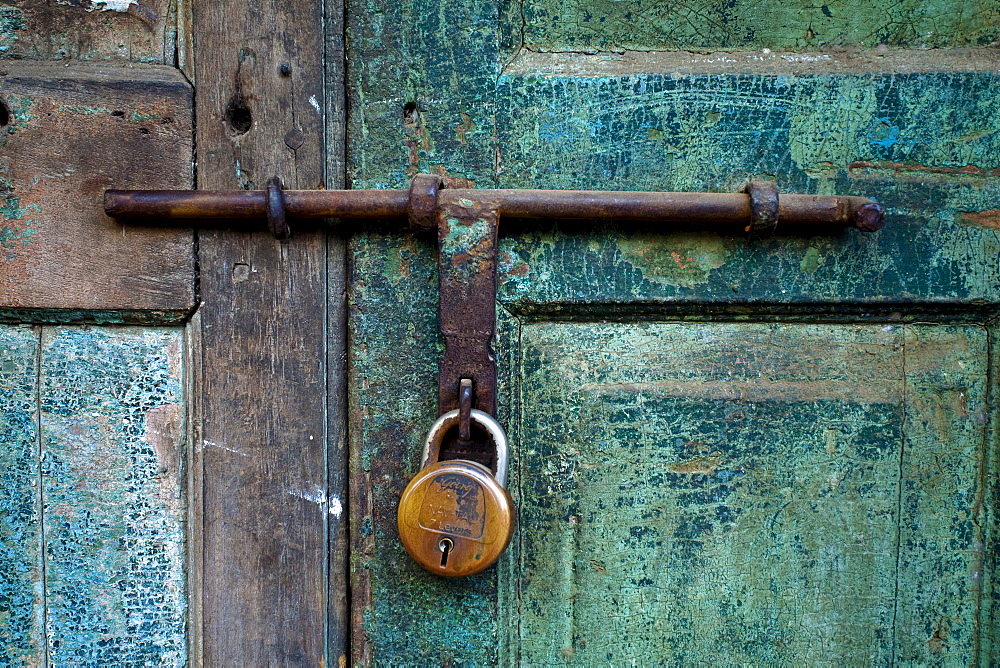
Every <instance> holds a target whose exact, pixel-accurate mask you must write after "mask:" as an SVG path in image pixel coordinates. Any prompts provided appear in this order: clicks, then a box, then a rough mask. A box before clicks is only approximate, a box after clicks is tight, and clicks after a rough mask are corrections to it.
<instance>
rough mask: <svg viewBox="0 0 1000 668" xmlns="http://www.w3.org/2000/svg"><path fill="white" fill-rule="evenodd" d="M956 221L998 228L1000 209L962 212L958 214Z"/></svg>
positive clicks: (993, 228) (999, 225) (992, 228)
mask: <svg viewBox="0 0 1000 668" xmlns="http://www.w3.org/2000/svg"><path fill="white" fill-rule="evenodd" d="M958 222H960V223H963V224H965V225H975V226H976V227H986V228H989V229H991V230H1000V209H989V210H987V211H978V212H963V213H960V214H958Z"/></svg>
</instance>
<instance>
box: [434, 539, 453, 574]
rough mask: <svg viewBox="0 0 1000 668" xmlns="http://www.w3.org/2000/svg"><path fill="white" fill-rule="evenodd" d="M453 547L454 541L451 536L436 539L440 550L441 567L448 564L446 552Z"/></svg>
mask: <svg viewBox="0 0 1000 668" xmlns="http://www.w3.org/2000/svg"><path fill="white" fill-rule="evenodd" d="M454 547H455V543H453V542H452V540H451V538H442V539H441V540H439V541H438V549H439V550H441V568H444V567H445V566H447V565H448V554H449V553H450V552H451V550H452V548H454Z"/></svg>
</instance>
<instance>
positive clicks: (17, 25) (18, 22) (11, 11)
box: [0, 7, 26, 56]
mask: <svg viewBox="0 0 1000 668" xmlns="http://www.w3.org/2000/svg"><path fill="white" fill-rule="evenodd" d="M25 27H26V26H25V23H24V12H22V11H21V10H20V9H18V8H17V7H0V56H2V55H3V54H5V53H7V52H8V51H10V50H11V49H12V48H13V47H14V44H15V43H16V42H17V39H18V37H19V35H18V33H19V32H21V31H23V30H24V29H25Z"/></svg>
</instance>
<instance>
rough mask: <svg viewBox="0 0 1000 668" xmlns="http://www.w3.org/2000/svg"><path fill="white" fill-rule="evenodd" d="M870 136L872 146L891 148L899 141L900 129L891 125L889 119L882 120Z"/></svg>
mask: <svg viewBox="0 0 1000 668" xmlns="http://www.w3.org/2000/svg"><path fill="white" fill-rule="evenodd" d="M868 136H869V140H868V142H869V143H870V144H871V145H872V146H880V147H882V148H889V147H890V146H892V145H893V144H895V143H896V142H897V141H899V128H898V127H897V126H895V125H891V124H890V123H889V120H888V119H885V118H880V119H878V122H877V123H876V124H875V127H874V128H873V129H872V131H871V133H870V134H869V135H868Z"/></svg>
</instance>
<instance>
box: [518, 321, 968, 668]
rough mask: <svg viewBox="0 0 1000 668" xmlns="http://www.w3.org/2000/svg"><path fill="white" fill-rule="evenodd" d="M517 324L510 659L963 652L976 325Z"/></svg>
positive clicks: (716, 660)
mask: <svg viewBox="0 0 1000 668" xmlns="http://www.w3.org/2000/svg"><path fill="white" fill-rule="evenodd" d="M520 340H521V351H520V352H521V365H520V374H519V376H520V377H519V379H518V380H519V391H518V392H516V394H517V395H518V396H519V404H520V410H519V411H518V421H519V424H518V427H519V429H518V431H519V436H518V442H519V444H520V446H521V447H520V448H519V449H518V450H517V468H516V478H517V480H518V485H517V489H518V497H519V499H520V501H521V503H520V507H521V508H522V514H521V531H520V534H519V542H518V545H517V550H518V551H517V552H515V554H514V556H513V558H514V559H517V560H518V563H517V572H518V573H519V574H520V575H519V577H518V578H516V580H515V581H514V582H511V583H510V584H508V585H507V586H508V587H510V588H511V589H512V590H513V591H512V592H510V593H509V596H510V600H511V601H513V602H516V604H517V605H518V606H519V612H520V614H519V615H518V623H517V625H516V626H515V627H514V628H515V629H516V630H515V632H514V633H513V634H512V635H513V638H512V649H511V657H512V659H516V660H517V662H520V663H526V664H531V665H539V664H549V665H551V664H563V663H575V664H579V665H597V664H602V663H613V664H615V665H618V664H624V665H641V664H643V663H645V662H647V661H648V660H649V659H650V657H656V662H658V663H664V664H668V665H691V664H695V663H702V664H707V665H726V664H736V665H745V664H766V665H789V664H792V663H795V662H804V663H805V664H807V665H814V664H817V663H826V662H834V663H837V664H841V665H887V664H891V663H894V662H903V663H905V662H911V661H915V662H919V663H929V662H933V661H934V660H935V659H944V658H947V660H948V661H949V662H953V663H955V664H960V665H968V664H969V663H971V662H972V661H973V659H974V658H975V642H974V641H975V638H976V637H977V635H978V619H979V616H980V615H979V587H980V583H981V576H982V559H983V554H982V545H983V534H982V508H981V504H980V503H979V502H978V500H979V499H980V498H981V495H982V489H981V485H982V471H981V461H982V454H983V452H982V450H983V446H984V443H985V422H984V420H983V419H982V418H983V417H984V415H985V412H986V401H987V373H986V360H987V351H986V348H987V337H986V333H985V331H984V330H983V329H982V328H978V327H969V326H966V327H947V326H902V327H900V326H892V325H889V326H885V325H793V324H758V323H743V324H723V323H688V324H677V323H672V324H665V323H648V322H644V323H606V324H597V323H588V322H571V323H558V322H557V323H552V322H540V323H531V322H528V323H525V324H524V325H523V326H522V327H521V330H520ZM897 593H899V595H898V596H897ZM928 629H932V630H933V632H932V633H928Z"/></svg>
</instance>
